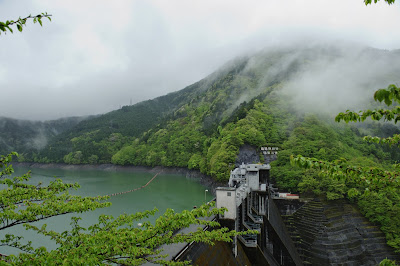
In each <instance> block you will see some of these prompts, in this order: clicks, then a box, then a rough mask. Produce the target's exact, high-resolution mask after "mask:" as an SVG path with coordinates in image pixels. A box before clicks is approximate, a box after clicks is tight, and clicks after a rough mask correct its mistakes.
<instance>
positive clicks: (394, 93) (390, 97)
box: [335, 84, 400, 145]
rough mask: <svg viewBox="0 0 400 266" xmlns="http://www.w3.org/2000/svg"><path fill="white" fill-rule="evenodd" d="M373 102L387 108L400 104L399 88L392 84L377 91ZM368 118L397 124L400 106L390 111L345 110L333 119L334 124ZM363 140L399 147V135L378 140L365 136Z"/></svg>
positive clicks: (361, 120) (377, 138)
mask: <svg viewBox="0 0 400 266" xmlns="http://www.w3.org/2000/svg"><path fill="white" fill-rule="evenodd" d="M374 100H375V101H379V102H384V103H385V104H386V105H387V106H391V105H392V104H400V88H399V87H397V86H396V85H394V84H391V85H389V86H388V87H387V88H386V89H379V90H377V91H376V92H375V94H374ZM368 117H370V118H371V119H372V120H376V121H379V120H381V119H383V120H384V121H393V122H394V123H397V122H398V121H400V106H399V105H397V106H395V107H393V108H392V109H391V110H389V109H377V110H364V111H359V112H353V111H350V110H347V111H346V112H344V113H343V112H342V113H339V114H338V115H337V116H336V117H335V121H336V122H340V121H342V120H343V121H345V122H346V123H349V122H364V121H365V120H366V119H367V118H368ZM364 140H366V141H368V142H373V143H384V144H389V145H399V143H400V135H398V134H394V135H393V136H392V137H387V138H380V137H371V136H365V137H364Z"/></svg>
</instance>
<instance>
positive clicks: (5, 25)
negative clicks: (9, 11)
mask: <svg viewBox="0 0 400 266" xmlns="http://www.w3.org/2000/svg"><path fill="white" fill-rule="evenodd" d="M50 17H51V15H49V14H47V13H41V14H39V15H36V16H32V15H29V16H27V17H25V18H21V17H20V18H18V19H17V20H15V21H14V20H7V21H6V22H2V21H0V34H1V32H4V33H7V30H8V31H9V32H11V33H13V30H12V28H11V27H10V26H12V25H14V24H15V25H17V29H18V30H19V31H20V32H21V31H22V29H23V26H25V25H26V22H27V21H28V20H29V19H32V20H33V23H36V22H39V24H40V26H43V23H42V18H48V19H49V20H50V21H51V18H50Z"/></svg>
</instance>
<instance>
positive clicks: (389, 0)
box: [364, 0, 396, 5]
mask: <svg viewBox="0 0 400 266" xmlns="http://www.w3.org/2000/svg"><path fill="white" fill-rule="evenodd" d="M372 1H374V3H375V4H376V3H378V2H379V1H380V0H364V3H365V5H370V4H371V3H372ZM384 1H385V2H386V3H388V4H389V5H391V4H394V2H395V1H396V0H384Z"/></svg>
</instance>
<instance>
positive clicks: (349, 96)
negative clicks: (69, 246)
mask: <svg viewBox="0 0 400 266" xmlns="http://www.w3.org/2000/svg"><path fill="white" fill-rule="evenodd" d="M399 57H400V55H399V53H398V52H396V51H393V52H389V51H383V50H376V49H372V48H363V47H356V48H354V47H350V46H345V45H343V46H340V45H328V46H327V45H324V46H322V45H319V46H311V47H303V48H299V47H296V48H293V47H289V48H275V49H268V50H264V51H260V52H257V53H255V54H253V55H247V56H242V57H239V58H237V59H235V60H232V61H231V62H228V63H227V64H226V65H225V66H223V67H222V68H221V69H220V70H218V71H216V72H215V73H213V74H211V75H210V76H208V77H206V78H204V79H203V80H201V81H199V82H197V83H195V84H193V85H191V86H188V87H186V88H185V89H183V90H180V91H177V92H174V93H170V94H168V95H165V96H161V97H158V98H155V99H153V100H149V101H145V102H141V103H138V104H135V105H133V106H124V107H122V108H121V109H119V110H115V111H113V112H110V113H107V114H104V115H100V116H96V117H94V118H91V119H87V120H84V121H82V122H80V123H78V124H77V125H76V126H74V127H72V128H70V129H68V130H66V131H64V132H62V133H61V134H59V135H57V136H55V137H50V138H49V139H48V144H47V146H46V147H45V148H44V149H42V151H41V152H40V157H39V158H33V157H32V156H30V154H29V152H26V150H24V149H22V150H21V151H20V152H23V153H24V154H25V157H26V158H27V160H36V161H41V162H66V163H75V164H76V163H109V162H113V163H116V164H135V165H152V166H154V165H164V166H180V167H190V168H197V169H200V170H201V171H202V172H204V173H207V174H210V175H212V176H214V177H217V178H219V179H221V178H222V179H223V178H227V176H226V175H227V173H228V171H229V169H231V168H232V167H233V164H234V161H235V160H234V158H235V157H236V154H237V153H238V149H239V146H240V145H241V144H242V143H248V144H252V145H256V146H257V145H264V144H265V143H274V144H279V145H284V144H285V142H287V141H289V140H290V137H291V136H292V135H293V134H294V133H295V132H296V131H294V130H295V129H296V128H297V126H299V125H301V124H302V123H306V122H302V121H304V119H306V118H308V117H309V116H310V115H311V114H316V115H317V116H316V117H314V118H315V121H317V122H318V123H323V124H326V123H328V124H327V125H326V126H327V127H328V128H329V129H330V128H332V127H343V126H342V125H334V124H333V125H331V122H329V121H333V118H332V117H333V115H334V114H336V113H337V112H340V111H344V110H346V109H349V108H350V109H358V108H363V107H365V106H371V104H375V103H371V99H372V93H373V91H375V89H377V88H379V87H385V86H387V85H388V84H390V83H396V82H398V80H399V77H398V74H397V73H399V70H400V64H399V62H400V60H399ZM321 117H324V119H321ZM306 121H308V120H306ZM326 121H328V122H326ZM364 127H365V126H364ZM377 127H380V126H379V125H374V128H375V132H377V130H376V128H377ZM349 128H350V127H347V128H346V127H345V128H343V129H342V130H349ZM334 130H336V129H334ZM368 130H369V129H365V128H364V129H361V131H362V132H361V133H360V132H358V133H357V134H358V135H362V134H364V133H366V132H367V131H368ZM393 130H395V129H390V130H389V131H390V132H392V131H393ZM353 131H354V130H353ZM353 131H352V132H353ZM338 132H340V131H338ZM368 132H369V131H368ZM336 133H337V132H336ZM378 133H380V132H379V130H378ZM354 134H356V133H354ZM357 134H356V135H357ZM228 136H231V137H232V138H237V139H236V140H233V139H231V140H230V141H233V142H234V143H233V144H232V143H230V142H229V143H227V142H226V138H227V137H228ZM338 138H339V139H340V138H341V137H340V136H339V137H338ZM357 138H358V139H359V138H360V136H357ZM357 138H356V137H354V141H355V140H356V139H357ZM226 145H228V147H229V148H228V147H226ZM348 145H349V147H350V146H351V145H353V144H352V143H349V144H348ZM363 145H365V144H363ZM221 150H224V151H225V152H226V153H224V154H217V153H218V151H221ZM382 152H383V151H382ZM302 154H304V155H305V153H304V152H303V153H302ZM332 154H337V155H339V154H338V152H336V153H331V157H332V158H333V157H334V155H332ZM311 155H312V153H311ZM359 155H360V156H361V155H362V156H364V155H365V156H367V155H368V154H363V153H360V154H359ZM382 156H383V155H382ZM382 156H381V157H379V156H378V157H376V158H372V159H373V160H381V159H382V158H383V157H382ZM221 158H223V159H221ZM228 158H229V159H228Z"/></svg>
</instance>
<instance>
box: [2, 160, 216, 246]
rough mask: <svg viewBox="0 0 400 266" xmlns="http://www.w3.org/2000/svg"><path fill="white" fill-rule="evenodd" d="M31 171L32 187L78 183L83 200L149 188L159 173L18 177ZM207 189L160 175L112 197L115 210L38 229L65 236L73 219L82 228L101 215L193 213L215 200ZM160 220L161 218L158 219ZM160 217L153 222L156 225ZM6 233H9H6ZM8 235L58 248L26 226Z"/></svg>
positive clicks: (52, 221)
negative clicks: (28, 175) (57, 180)
mask: <svg viewBox="0 0 400 266" xmlns="http://www.w3.org/2000/svg"><path fill="white" fill-rule="evenodd" d="M28 170H31V172H32V179H31V180H30V182H29V183H32V184H37V183H38V182H40V181H41V182H43V183H44V184H48V183H49V182H50V181H51V180H54V179H55V178H61V179H62V180H63V182H65V183H75V182H78V183H79V184H80V186H81V188H80V189H78V190H71V191H70V193H71V194H75V195H81V196H97V195H111V194H114V193H119V192H124V191H129V190H132V189H135V188H138V187H141V186H143V185H145V184H146V183H147V182H148V181H149V180H150V179H151V178H152V177H153V176H154V175H155V173H150V172H146V171H135V172H132V171H123V170H121V171H102V170H65V169H40V168H30V169H28V168H22V167H21V168H16V169H15V175H22V174H24V173H26V172H27V171H28ZM206 189H207V188H206V187H204V186H203V185H201V184H200V183H198V182H196V181H195V180H193V179H187V178H186V177H185V176H183V175H176V174H162V173H161V174H159V175H158V176H157V177H156V178H155V179H154V180H153V181H152V182H151V183H150V184H149V185H148V186H147V187H146V188H144V189H140V190H137V191H134V192H130V193H125V194H120V195H116V196H112V197H111V198H110V199H109V201H110V202H111V203H112V206H111V207H108V208H103V209H97V210H95V211H92V212H87V213H83V214H77V213H74V214H67V215H62V216H58V217H53V218H49V219H47V220H43V221H39V222H36V223H35V224H36V225H42V224H47V225H48V229H52V230H56V231H59V232H62V231H64V230H66V229H70V225H69V224H70V222H71V220H70V218H71V217H72V216H80V217H82V221H81V224H82V225H84V226H89V225H90V224H93V223H95V222H96V221H97V217H98V216H99V215H100V214H107V215H112V216H114V217H116V216H118V215H120V214H123V213H134V212H138V211H144V210H152V209H154V208H155V207H156V208H157V209H158V210H159V212H158V215H161V214H162V213H164V212H165V210H166V209H167V208H172V209H174V210H175V211H177V212H179V211H182V210H184V209H188V210H189V209H192V208H193V206H199V205H201V204H202V203H203V202H204V200H205V198H206V200H207V201H209V200H211V199H212V195H211V194H210V193H209V192H205V190H206ZM156 216H157V215H156ZM155 219H156V217H152V218H150V221H154V220H155ZM3 231H5V230H3ZM5 233H13V234H16V235H23V236H24V238H25V240H26V241H28V240H31V241H32V242H33V243H34V244H35V245H34V246H35V247H38V246H45V247H47V248H54V247H55V246H54V242H52V241H51V240H49V239H47V238H46V237H43V236H41V235H38V234H36V233H35V232H33V231H26V230H25V229H24V228H23V226H22V225H21V226H15V227H13V228H10V229H9V230H8V231H7V232H2V233H1V235H0V237H3V236H4V234H5ZM17 252H18V251H16V250H13V249H10V248H4V247H0V253H3V254H11V253H14V254H15V253H17Z"/></svg>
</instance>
